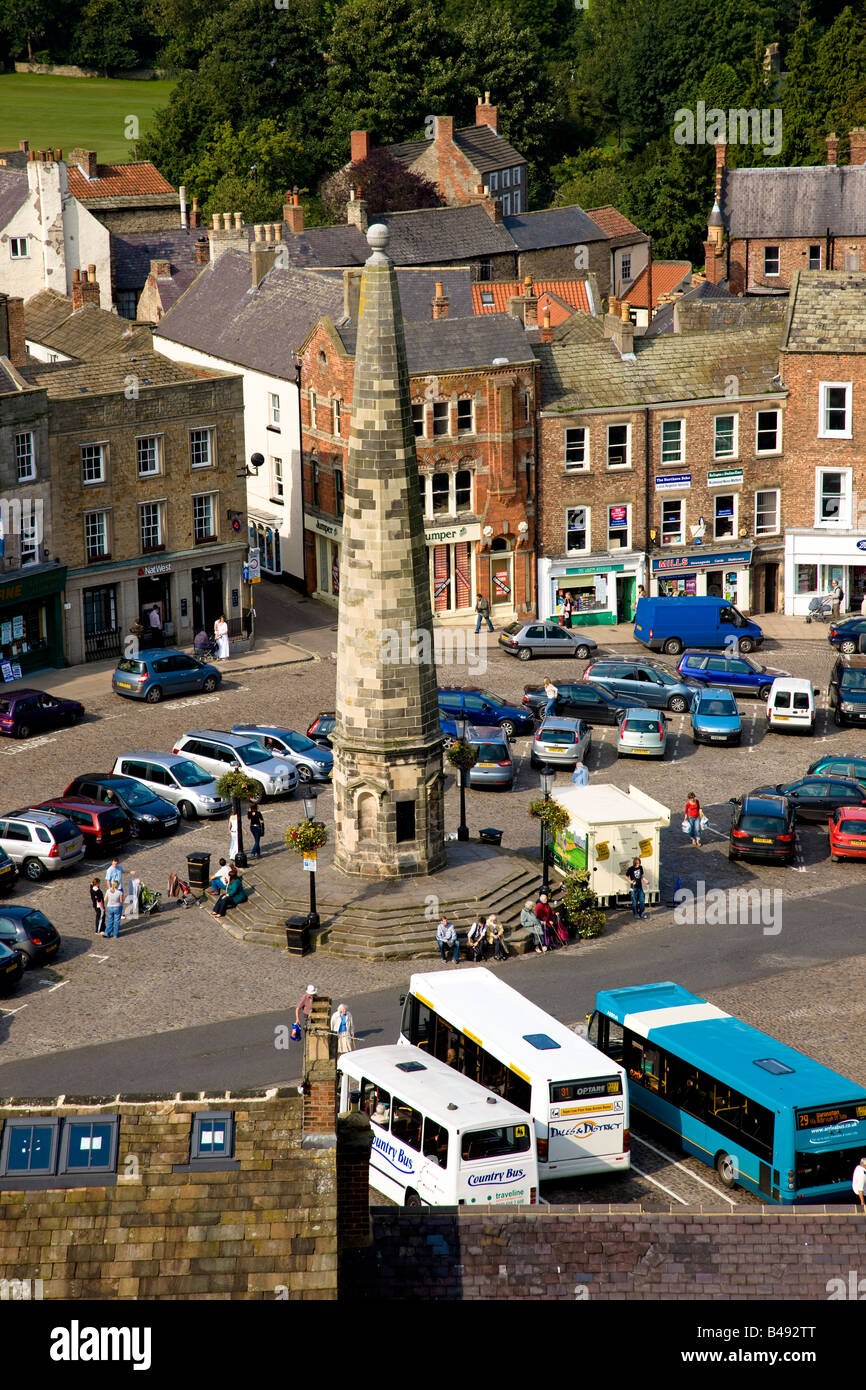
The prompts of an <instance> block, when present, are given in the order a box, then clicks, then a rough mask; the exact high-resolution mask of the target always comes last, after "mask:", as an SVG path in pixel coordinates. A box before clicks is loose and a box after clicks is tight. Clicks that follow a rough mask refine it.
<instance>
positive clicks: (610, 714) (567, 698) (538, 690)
mask: <svg viewBox="0 0 866 1390" xmlns="http://www.w3.org/2000/svg"><path fill="white" fill-rule="evenodd" d="M556 688H557V690H558V691H559V695H558V697H557V701H556V713H557V715H559V716H560V718H562V719H585V720H586V721H587V723H589V724H616V725H619V724H621V723H622V721H623V718H624V716H625V712H626V710H627V709H647V708H648V706H647V702H646V700H638V699H636V698H633V697H631V696H630V697H629V699H628V700H623V699H622V697H621V696H617V695H612V694H611V693H610V691H609V690H605V689H604V688H603V687H602V686H600V685H593V684H591V682H589V681H574V682H569V683H568V684H566V683H565V682H563V683H562V684H560V685H557V687H556ZM523 703H524V705H525V706H526V708H527V709H528V710H529V712H530V713H531V714H533V715H534V716H535V718H536V719H541V718H543V716H544V707H545V705H546V704H547V696H546V695H545V693H544V686H543V685H541V686H539V685H527V686H526V687H525V689H524V692H523Z"/></svg>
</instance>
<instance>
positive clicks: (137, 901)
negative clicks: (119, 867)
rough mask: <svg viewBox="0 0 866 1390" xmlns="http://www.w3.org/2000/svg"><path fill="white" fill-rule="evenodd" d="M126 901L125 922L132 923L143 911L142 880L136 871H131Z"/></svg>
mask: <svg viewBox="0 0 866 1390" xmlns="http://www.w3.org/2000/svg"><path fill="white" fill-rule="evenodd" d="M124 901H125V903H126V911H125V912H124V914H123V916H124V920H125V921H130V920H131V919H132V918H133V917H137V916H138V915H139V912H140V910H141V879H140V878H139V877H138V874H137V873H136V871H135V869H130V870H129V881H128V886H127V890H126V896H125V899H124Z"/></svg>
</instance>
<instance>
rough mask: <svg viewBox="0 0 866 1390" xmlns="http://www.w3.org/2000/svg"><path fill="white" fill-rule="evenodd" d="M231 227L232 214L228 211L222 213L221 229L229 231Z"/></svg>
mask: <svg viewBox="0 0 866 1390" xmlns="http://www.w3.org/2000/svg"><path fill="white" fill-rule="evenodd" d="M231 229H232V215H231V213H230V212H224V213H223V231H224V232H230V231H231Z"/></svg>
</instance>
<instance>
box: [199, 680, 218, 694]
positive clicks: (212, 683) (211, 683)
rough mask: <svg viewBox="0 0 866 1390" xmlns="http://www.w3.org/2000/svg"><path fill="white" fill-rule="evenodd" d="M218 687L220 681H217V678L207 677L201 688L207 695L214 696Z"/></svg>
mask: <svg viewBox="0 0 866 1390" xmlns="http://www.w3.org/2000/svg"><path fill="white" fill-rule="evenodd" d="M218 685H219V681H218V680H217V678H216V676H205V678H204V680H203V681H202V683H201V688H202V690H203V691H204V693H205V695H212V694H213V692H214V691H215V690H216V688H217V686H218Z"/></svg>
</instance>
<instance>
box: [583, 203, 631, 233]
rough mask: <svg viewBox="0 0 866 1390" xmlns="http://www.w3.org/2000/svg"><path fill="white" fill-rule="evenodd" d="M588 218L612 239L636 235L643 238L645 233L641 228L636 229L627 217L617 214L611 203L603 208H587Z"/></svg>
mask: <svg viewBox="0 0 866 1390" xmlns="http://www.w3.org/2000/svg"><path fill="white" fill-rule="evenodd" d="M586 215H587V217H591V218H592V220H593V222H594V223H595V224H596V226H597V227H601V230H602V231H603V232H606V233H607V235H608V236H610V237H616V236H629V235H630V234H632V233H636V234H637V236H640V237H642V236H643V232H642V231H641V229H640V227H636V226H635V225H634V223H633V222H629V220H628V218H627V217H623V215H622V213H621V212H617V210H616V208H615V207H612V206H611V204H610V203H608V204H606V205H605V207H603V208H587V209H586Z"/></svg>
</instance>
